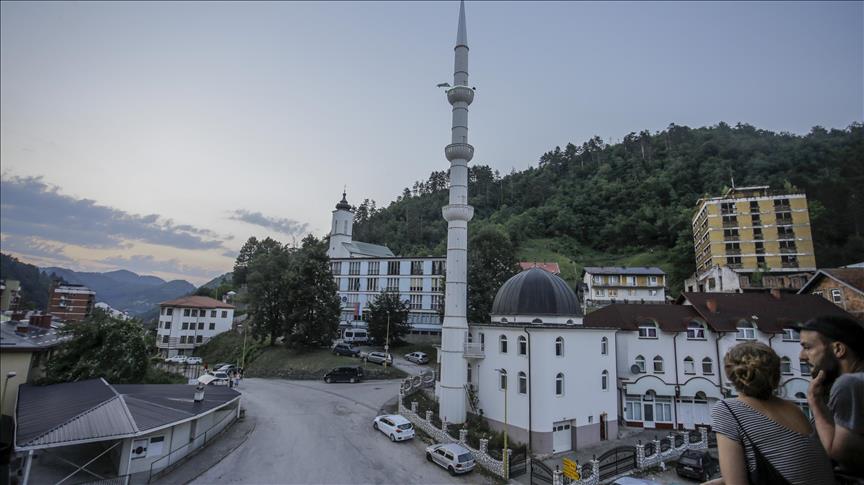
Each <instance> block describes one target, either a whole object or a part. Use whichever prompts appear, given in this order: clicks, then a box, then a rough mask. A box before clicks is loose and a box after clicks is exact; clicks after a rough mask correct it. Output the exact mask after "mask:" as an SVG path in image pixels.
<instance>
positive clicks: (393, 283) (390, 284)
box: [387, 278, 399, 291]
mask: <svg viewBox="0 0 864 485" xmlns="http://www.w3.org/2000/svg"><path fill="white" fill-rule="evenodd" d="M387 291H399V278H387Z"/></svg>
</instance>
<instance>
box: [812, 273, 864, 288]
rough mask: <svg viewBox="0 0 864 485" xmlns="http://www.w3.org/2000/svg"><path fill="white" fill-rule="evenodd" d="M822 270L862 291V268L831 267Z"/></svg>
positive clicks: (863, 283) (863, 284)
mask: <svg viewBox="0 0 864 485" xmlns="http://www.w3.org/2000/svg"><path fill="white" fill-rule="evenodd" d="M822 271H823V272H825V273H828V274H829V275H831V276H833V277H834V278H836V279H838V280H840V281H842V282H844V283H846V284H847V285H849V286H851V287H853V288H855V289H856V290H858V291H860V292H862V293H864V268H831V269H823V270H822Z"/></svg>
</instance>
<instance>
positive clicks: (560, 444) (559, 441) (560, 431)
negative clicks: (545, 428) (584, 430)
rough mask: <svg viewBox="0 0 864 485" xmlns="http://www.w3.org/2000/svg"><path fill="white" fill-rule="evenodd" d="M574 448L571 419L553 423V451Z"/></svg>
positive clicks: (557, 451)
mask: <svg viewBox="0 0 864 485" xmlns="http://www.w3.org/2000/svg"><path fill="white" fill-rule="evenodd" d="M572 449H573V433H572V432H571V431H570V421H560V422H557V423H553V424H552V453H561V452H563V451H570V450H572Z"/></svg>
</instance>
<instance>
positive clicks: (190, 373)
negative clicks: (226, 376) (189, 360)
mask: <svg viewBox="0 0 864 485" xmlns="http://www.w3.org/2000/svg"><path fill="white" fill-rule="evenodd" d="M155 367H156V368H157V369H159V370H163V371H165V372H170V373H172V374H177V375H179V376H183V377H185V378H187V379H197V378H199V377H201V374H204V366H203V365H201V364H194V365H188V364H174V363H171V362H156V364H155Z"/></svg>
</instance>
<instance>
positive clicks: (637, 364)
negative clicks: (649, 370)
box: [636, 355, 645, 374]
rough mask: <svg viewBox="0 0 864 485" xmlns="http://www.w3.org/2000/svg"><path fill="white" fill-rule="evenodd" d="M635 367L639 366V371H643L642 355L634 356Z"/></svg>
mask: <svg viewBox="0 0 864 485" xmlns="http://www.w3.org/2000/svg"><path fill="white" fill-rule="evenodd" d="M636 367H638V368H639V372H640V373H642V374H644V373H645V357H642V356H641V355H637V356H636Z"/></svg>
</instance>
